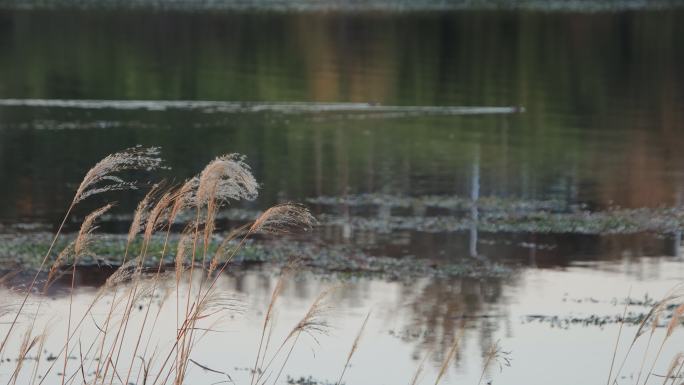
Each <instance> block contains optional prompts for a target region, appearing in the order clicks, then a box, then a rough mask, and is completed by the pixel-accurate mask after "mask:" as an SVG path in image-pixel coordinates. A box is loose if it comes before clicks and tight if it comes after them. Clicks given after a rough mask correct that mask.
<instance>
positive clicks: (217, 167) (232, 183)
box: [0, 147, 684, 385]
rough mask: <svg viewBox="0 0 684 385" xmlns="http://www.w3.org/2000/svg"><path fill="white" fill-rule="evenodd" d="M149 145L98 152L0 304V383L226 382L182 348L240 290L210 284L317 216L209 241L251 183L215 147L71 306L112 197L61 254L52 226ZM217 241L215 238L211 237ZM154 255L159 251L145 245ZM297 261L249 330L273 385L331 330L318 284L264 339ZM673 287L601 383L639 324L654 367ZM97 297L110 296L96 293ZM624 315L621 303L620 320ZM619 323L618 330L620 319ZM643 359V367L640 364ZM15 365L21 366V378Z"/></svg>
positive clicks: (297, 214)
mask: <svg viewBox="0 0 684 385" xmlns="http://www.w3.org/2000/svg"><path fill="white" fill-rule="evenodd" d="M158 154H159V150H158V149H157V148H142V147H134V148H132V149H128V150H124V151H122V152H119V153H116V154H113V155H110V156H108V157H106V158H104V159H103V160H102V161H100V162H99V163H97V164H96V165H95V166H94V167H93V168H92V169H91V170H89V171H88V172H87V173H86V175H85V177H84V179H83V181H82V182H81V183H80V185H79V187H78V188H77V190H76V192H75V195H74V197H73V199H72V201H71V203H70V204H69V206H68V208H67V210H66V213H65V216H64V219H63V220H62V222H61V224H60V226H59V228H58V230H57V232H56V233H55V235H54V238H53V239H52V242H51V244H50V247H49V248H48V250H47V252H46V253H45V256H44V257H43V259H42V263H41V264H40V266H39V268H38V271H37V272H36V273H35V275H34V276H33V279H32V280H31V281H30V284H29V285H28V287H27V289H26V292H25V293H23V294H22V296H21V298H22V299H21V301H20V302H19V304H18V305H17V306H16V307H15V306H12V307H8V308H7V309H5V308H3V311H6V314H5V315H8V316H10V317H11V318H12V321H11V322H9V323H8V326H7V327H6V330H5V332H4V336H3V339H2V343H1V344H0V357H6V356H7V355H8V354H9V353H8V352H7V351H6V350H7V347H8V341H10V340H11V339H12V337H13V335H14V334H16V333H17V325H18V320H19V318H20V317H28V319H29V321H30V323H29V325H31V327H29V328H27V330H26V331H25V333H24V334H23V336H17V337H14V339H13V340H16V339H17V338H19V341H18V345H19V347H18V352H16V357H18V358H17V359H16V364H15V366H14V369H13V370H12V372H11V375H10V376H9V381H8V384H17V383H27V384H32V385H34V384H39V385H40V384H43V383H46V384H50V383H54V382H51V381H49V380H47V379H48V376H49V375H50V374H51V373H52V374H54V373H53V371H54V370H55V368H56V367H59V368H60V369H61V372H59V373H57V375H58V376H59V381H60V383H61V384H62V385H72V384H78V383H82V384H89V385H100V384H101V385H109V384H119V383H121V384H129V383H135V384H146V385H161V384H170V383H172V384H175V385H181V384H185V383H187V378H188V376H187V375H188V369H189V367H190V364H192V365H194V366H197V367H199V368H201V369H202V370H205V371H208V372H213V373H215V374H221V375H224V376H225V377H226V381H223V382H232V381H233V380H232V378H231V377H230V375H229V374H228V373H226V372H224V371H222V370H218V369H216V368H211V367H209V366H207V365H205V364H204V363H200V362H198V361H197V360H195V359H193V355H192V353H193V351H194V349H195V348H196V346H197V344H198V343H199V342H201V340H202V339H204V338H206V336H207V335H208V333H210V332H212V331H213V325H214V324H215V323H216V322H218V320H219V319H220V317H222V316H226V315H234V314H239V313H241V312H242V311H243V310H244V306H243V304H242V303H241V301H240V299H238V298H234V297H231V296H230V295H227V294H226V293H224V292H221V291H220V290H218V288H217V285H216V283H217V281H218V279H219V277H220V276H221V274H222V273H223V272H224V271H226V269H228V268H229V267H230V266H231V265H230V263H231V261H232V260H233V258H234V257H235V255H236V254H237V253H238V251H239V250H240V249H241V248H242V247H243V246H244V245H245V242H246V241H247V239H248V238H250V237H251V236H253V235H255V234H270V235H278V234H283V233H290V232H297V231H306V230H309V229H310V228H312V227H313V226H314V225H315V224H316V220H315V219H314V217H313V216H312V215H311V214H310V212H309V211H308V210H307V209H306V208H305V207H303V206H301V205H298V204H294V203H283V204H278V205H276V206H273V207H271V208H270V209H268V210H266V211H264V212H263V213H262V214H261V215H259V216H258V217H256V218H255V219H254V220H253V221H252V222H250V223H248V224H246V225H244V226H241V227H239V228H237V229H235V230H233V231H231V232H229V233H227V234H226V235H223V236H222V238H221V239H218V238H220V237H219V235H218V234H217V233H216V231H215V230H216V224H215V221H216V215H217V213H218V212H219V211H220V210H221V209H222V208H224V207H225V206H227V205H229V204H230V203H231V202H235V201H241V200H253V199H255V198H256V196H257V193H258V187H259V186H258V183H257V182H256V180H255V178H254V177H253V175H252V173H251V170H250V168H249V166H248V165H247V164H246V162H245V160H244V157H242V156H240V155H236V154H229V155H224V156H220V157H218V158H216V159H214V160H213V161H211V162H210V163H209V164H208V165H207V166H206V167H205V168H204V169H203V170H202V171H201V172H199V174H198V175H197V176H195V177H192V178H190V179H188V180H187V181H186V182H184V183H182V184H180V185H177V186H168V187H163V184H162V183H158V184H154V185H152V186H151V188H150V190H149V192H148V193H147V194H146V195H145V196H144V198H143V199H142V200H141V201H140V203H139V204H138V206H137V208H136V210H135V212H134V215H133V220H132V222H131V224H130V228H129V230H128V233H127V237H126V246H125V251H124V256H123V258H122V261H123V262H122V263H121V265H120V267H119V268H118V269H116V271H115V272H114V273H113V274H112V275H111V276H110V277H109V278H108V279H107V280H106V282H105V283H104V285H102V286H101V287H100V288H99V289H98V290H97V291H96V293H95V294H94V295H93V298H92V299H91V300H90V302H89V303H87V305H86V306H85V310H84V311H83V312H82V313H80V314H77V313H76V312H75V309H76V307H75V306H74V305H75V299H74V292H75V290H76V288H75V276H76V264H77V261H78V260H79V258H81V257H83V256H84V255H86V254H87V253H88V252H89V249H90V247H91V245H92V244H93V243H94V242H95V241H96V234H95V230H96V229H97V225H96V222H97V220H98V218H99V217H100V216H101V215H103V214H104V213H105V212H107V211H109V210H110V209H112V207H113V203H108V204H106V205H104V206H102V207H101V208H99V209H97V210H95V211H93V212H91V213H90V214H88V215H87V216H85V219H84V220H83V223H82V225H81V227H80V230H79V232H78V234H77V236H76V238H75V240H74V241H73V242H71V243H69V244H68V245H67V246H66V247H65V248H64V249H63V250H61V251H60V252H57V253H55V252H54V250H53V249H54V247H55V244H56V241H57V239H58V238H59V237H60V236H61V235H62V234H61V233H62V230H63V227H64V224H65V222H66V220H67V218H68V217H69V216H70V214H71V213H72V211H73V210H74V208H75V207H76V206H77V205H78V204H79V203H80V202H82V201H83V200H85V199H87V198H89V197H92V196H94V195H97V194H100V193H104V192H111V191H120V190H124V189H131V188H136V187H137V186H138V184H137V183H136V182H132V181H129V180H126V179H123V178H122V177H121V176H119V175H120V174H121V173H128V172H130V171H141V170H142V171H153V170H155V169H158V168H160V167H161V166H162V162H161V159H159V158H158ZM181 213H184V214H186V215H188V214H189V215H190V217H192V218H194V219H193V220H191V221H190V222H189V223H187V222H186V223H184V225H183V226H184V227H183V230H182V231H181V235H180V238H179V241H178V242H177V244H176V246H175V250H172V248H173V247H172V246H171V244H170V242H169V235H170V234H171V231H172V228H173V227H174V225H178V224H179V223H177V221H176V219H177V218H178V217H179V215H180V214H181ZM155 234H159V236H160V237H161V238H163V239H164V241H163V245H162V247H161V249H160V250H159V249H158V248H151V247H150V246H151V242H152V238H153V236H154V235H155ZM138 241H140V242H138ZM216 245H218V247H214V246H216ZM157 253H158V254H159V255H156V254H157ZM151 256H154V257H158V258H159V262H158V264H157V265H156V266H154V268H151V270H150V268H148V267H146V265H145V260H146V259H148V258H150V257H151ZM169 258H170V259H171V260H172V261H173V263H172V265H171V266H168V265H166V264H165V262H164V261H167V260H169ZM50 261H51V263H49V262H50ZM47 266H49V268H48V267H47ZM298 268H299V267H298V262H297V261H293V262H292V263H291V264H290V265H289V266H287V267H286V268H285V269H283V271H282V273H281V275H280V277H279V279H278V280H277V283H276V284H275V286H274V288H273V290H272V292H271V296H270V300H269V302H268V304H267V305H266V306H265V309H264V316H263V322H262V323H261V324H260V327H259V331H260V333H259V337H258V339H257V340H256V341H255V343H254V348H255V350H256V357H255V358H254V364H253V366H251V367H250V368H249V369H250V372H251V375H250V376H249V377H250V385H270V384H276V383H277V382H278V380H279V379H280V378H281V375H282V374H283V371H284V370H285V368H286V367H287V364H288V362H289V361H290V358H291V355H292V354H293V351H294V348H295V346H297V345H298V343H299V341H300V339H301V338H300V337H302V336H303V335H304V336H309V337H311V338H312V339H313V340H314V341H315V342H316V343H318V338H319V337H320V336H321V335H325V334H327V333H328V332H329V330H330V326H329V325H328V321H327V318H328V317H329V312H330V309H331V307H332V298H331V294H332V291H333V290H334V288H331V289H328V290H324V291H322V292H321V293H320V294H319V295H318V296H317V297H316V298H315V300H314V301H313V302H312V303H311V305H310V307H309V309H308V311H307V312H306V313H305V314H304V315H303V316H302V318H301V319H300V320H299V322H297V323H296V324H295V325H294V326H293V327H292V328H291V329H289V332H288V333H287V334H286V335H285V336H284V337H283V338H282V339H281V340H280V341H279V342H275V343H274V342H273V340H274V335H273V334H274V333H273V330H274V325H275V323H276V308H277V307H278V303H279V299H280V297H281V295H282V293H283V290H284V287H285V285H286V282H287V281H288V280H289V279H290V278H291V277H292V275H293V273H294V272H295V271H297V269H298ZM167 269H172V270H173V272H172V273H171V274H168V273H166V270H167ZM43 270H46V271H43ZM62 274H71V277H70V286H69V296H68V298H69V300H68V301H69V302H68V303H69V305H68V319H67V325H66V331H65V334H64V340H63V341H62V342H60V346H61V348H59V349H58V350H57V351H56V353H55V354H51V357H50V360H49V362H50V363H49V365H48V366H47V368H41V367H40V365H39V362H40V358H41V357H42V354H43V352H44V346H45V340H46V338H47V336H48V335H49V334H50V331H51V330H49V329H48V328H46V329H45V330H43V331H42V332H40V333H35V334H34V332H33V329H34V326H35V325H36V320H37V318H38V315H39V309H40V306H41V303H42V301H44V296H41V295H39V294H40V293H35V291H34V288H35V287H36V285H38V284H39V283H40V282H41V277H44V278H43V279H44V285H43V290H42V292H43V294H45V293H46V292H47V289H48V288H49V287H50V285H51V284H52V283H53V282H54V281H55V280H56V279H57V278H58V277H59V276H60V275H62ZM682 293H683V291H682V290H681V287H680V288H676V289H674V290H673V291H672V292H670V293H668V295H666V297H665V298H664V299H663V300H661V301H660V302H658V303H656V304H655V305H654V306H653V308H652V309H651V311H650V313H649V314H648V315H647V316H646V317H645V319H644V320H643V321H642V323H641V324H640V325H639V327H638V329H637V332H636V335H635V337H634V338H633V340H632V341H631V344H630V345H629V348H628V350H627V352H626V354H625V357H624V359H623V360H622V361H621V364H620V365H619V368H618V369H617V370H616V371H615V373H613V367H614V364H615V363H616V362H615V358H616V356H617V347H618V345H617V344H616V348H615V352H614V355H613V360H612V362H611V364H610V372H609V376H608V384H617V383H618V382H617V379H618V376H619V375H620V373H621V372H622V370H623V368H624V365H625V362H626V360H627V357H628V356H629V355H630V353H631V351H632V348H633V347H634V345H635V343H636V341H637V340H639V339H640V337H641V336H643V335H644V334H647V333H648V334H649V337H648V341H647V347H646V353H645V355H644V357H643V359H642V360H641V369H640V371H639V377H638V378H637V381H636V384H637V385H640V383H639V382H640V380H641V378H642V377H643V378H644V381H643V384H644V385H645V384H646V383H647V382H648V380H649V379H650V378H651V377H652V376H654V368H655V366H656V363H658V362H659V360H660V355H661V352H662V350H663V346H665V344H666V343H667V342H668V341H669V339H670V336H671V335H672V333H673V332H674V330H675V329H676V328H677V326H678V325H679V324H680V318H681V316H682V315H683V314H684V306H683V305H679V306H676V307H674V308H673V307H672V305H673V304H674V303H675V302H676V301H678V300H679V299H681V298H682V297H683V294H682ZM32 297H35V298H34V301H35V303H36V304H37V305H36V310H35V312H34V311H31V312H28V310H27V307H26V305H27V304H28V303H29V300H30V299H32ZM105 299H106V300H108V301H109V303H103V302H105V301H104V300H105ZM155 299H156V300H157V302H158V305H157V308H156V310H155V309H154V306H155V305H154V304H155ZM169 299H172V300H173V299H175V304H174V305H172V306H173V312H174V314H175V331H174V332H173V334H172V335H169V336H168V337H169V343H168V344H166V345H164V344H161V343H159V342H158V341H156V340H155V336H154V332H155V330H156V329H157V325H158V321H159V319H160V316H161V312H162V308H163V306H165V304H167V303H168V302H170V301H169ZM97 305H102V306H104V308H105V309H106V312H105V314H103V315H101V317H100V319H99V321H98V320H97V319H96V317H95V315H94V314H93V309H94V308H95V307H96V306H97ZM136 309H137V310H139V311H140V312H141V317H137V318H136V317H134V313H135V310H136ZM625 311H626V308H625ZM668 311H669V312H671V314H670V321H669V323H668V324H667V328H666V332H665V336H664V338H663V339H662V341H661V343H660V344H659V345H658V350H657V353H656V355H655V358H654V359H652V360H651V361H650V362H649V361H648V360H647V357H646V355H647V353H648V348H649V347H650V345H651V342H652V339H653V337H654V334H655V330H656V328H657V327H658V326H659V324H660V320H661V319H662V317H664V314H665V313H666V312H668ZM26 313H29V314H26ZM370 317H371V313H370V312H369V313H368V314H367V315H366V317H365V319H364V321H363V323H362V324H361V326H360V328H359V330H358V332H357V334H356V338H355V339H354V340H353V341H352V345H351V348H350V350H349V352H348V354H347V355H346V359H345V361H344V365H343V366H342V371H341V373H340V375H339V378H338V380H337V382H336V384H337V385H341V384H342V383H343V382H342V381H343V379H344V376H345V374H346V373H347V370H348V368H349V364H350V362H351V360H352V358H353V357H354V355H355V353H356V352H357V350H358V349H359V346H360V341H361V337H362V335H363V333H364V330H365V329H366V326H367V324H368V321H369V319H370ZM624 317H625V315H624V313H623V319H624ZM86 321H89V322H90V321H92V323H93V324H94V325H95V328H96V330H97V332H96V333H95V335H94V337H93V338H92V339H90V340H83V339H82V334H81V331H82V329H83V326H84V323H85V322H86ZM172 322H173V321H172ZM465 329H466V325H465V324H461V325H460V332H459V333H458V334H457V335H456V336H455V337H454V338H453V341H451V342H450V343H449V348H448V351H447V352H446V354H444V356H443V359H442V360H441V365H440V366H439V368H438V371H437V375H436V378H435V381H434V384H435V385H437V384H439V383H441V382H442V381H443V380H444V378H445V376H446V374H447V372H448V369H449V368H450V366H451V365H452V363H453V362H454V361H455V358H456V357H457V355H458V354H459V350H460V347H461V345H462V340H463V336H464V333H465ZM649 331H650V333H649ZM621 333H622V328H620V334H621ZM620 339H621V335H618V342H619V340H620ZM31 352H35V354H36V357H37V358H36V360H35V361H34V366H33V368H31V370H30V371H28V370H27V367H28V366H29V365H28V363H29V354H30V353H31ZM431 356H432V354H431V353H428V354H426V355H425V356H424V358H423V359H422V361H421V362H420V364H419V366H418V367H417V369H416V371H415V375H414V376H413V377H412V379H410V381H409V383H410V384H412V385H416V384H418V383H420V381H421V378H422V377H423V376H424V369H425V364H426V361H428V359H429V358H430V357H431ZM683 357H684V356H682V354H681V353H680V354H678V355H676V356H675V357H674V358H673V359H672V360H671V362H670V365H669V366H668V371H667V373H666V375H665V376H664V378H665V381H664V382H663V383H664V384H665V383H667V382H668V381H669V382H671V383H673V384H674V383H675V382H676V379H678V378H680V377H681V375H682V370H683V367H684V358H683ZM433 358H434V357H433ZM72 359H74V360H75V362H76V365H69V360H72ZM497 364H498V365H499V367H500V368H502V367H503V366H508V365H509V364H510V358H509V353H508V352H505V351H503V350H502V349H501V348H500V346H499V345H498V343H497V344H495V345H493V346H492V347H491V348H490V349H489V351H487V352H486V354H485V355H484V362H483V367H482V373H481V375H480V377H479V383H482V382H483V379H484V377H485V374H486V372H487V370H488V369H489V368H490V367H492V366H493V365H497ZM647 364H650V365H648V366H647ZM644 368H648V371H645V372H644V375H643V376H642V375H641V372H642V371H643V370H644ZM25 371H26V372H27V373H25V374H24V377H22V374H23V372H25ZM51 378H54V377H51Z"/></svg>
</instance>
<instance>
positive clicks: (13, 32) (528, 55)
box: [0, 10, 684, 224]
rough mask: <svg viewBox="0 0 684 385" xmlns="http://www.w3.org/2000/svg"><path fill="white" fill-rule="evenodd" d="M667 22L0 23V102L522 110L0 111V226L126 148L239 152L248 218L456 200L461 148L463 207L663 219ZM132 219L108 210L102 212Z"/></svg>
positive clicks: (20, 14)
mask: <svg viewBox="0 0 684 385" xmlns="http://www.w3.org/2000/svg"><path fill="white" fill-rule="evenodd" d="M680 13H681V11H677V10H673V11H669V12H656V11H652V12H633V13H597V14H581V13H572V14H566V13H558V14H546V13H537V12H503V11H502V12H462V13H459V12H453V13H444V14H437V13H404V14H382V13H373V14H364V13H359V14H335V13H330V14H324V15H316V14H288V13H282V14H271V13H249V12H248V13H239V14H234V13H211V14H205V13H201V12H200V13H153V12H144V11H135V12H126V13H117V12H110V13H102V12H95V11H84V12H77V13H74V14H62V13H60V12H55V13H50V12H38V11H34V12H29V11H1V12H0V52H2V55H0V98H3V99H4V98H29V99H89V100H97V99H103V100H143V101H144V100H148V101H149V100H152V101H154V100H162V101H164V100H165V101H168V103H174V101H183V100H186V101H187V100H190V101H192V100H196V101H201V100H216V101H219V102H228V104H229V105H235V106H240V105H241V104H240V103H241V102H245V101H246V102H253V101H258V102H275V103H276V104H277V103H282V104H283V105H285V104H287V103H291V102H305V104H304V105H306V103H308V102H328V103H340V102H355V103H362V104H361V105H365V106H368V105H370V106H371V107H372V106H376V105H377V106H392V105H394V106H424V107H428V108H431V107H429V106H524V107H525V113H523V114H515V115H510V116H485V117H482V116H481V117H453V116H450V117H443V116H442V117H439V116H400V117H395V118H392V117H380V118H373V119H369V118H367V117H366V116H365V114H362V115H358V114H351V115H349V114H334V116H328V115H317V114H314V116H311V115H307V116H292V115H286V116H283V114H280V113H276V112H273V111H271V112H262V113H257V114H251V113H250V114H243V113H230V112H225V111H224V112H221V111H217V112H216V113H211V114H207V113H200V112H198V111H192V110H191V111H188V110H176V111H149V110H146V109H140V110H127V111H122V110H120V109H99V108H98V109H82V108H75V109H70V108H50V107H49V106H34V107H29V106H24V107H21V106H15V107H11V106H5V107H0V160H1V163H2V165H3V167H2V168H0V179H2V180H3V186H7V188H2V189H0V199H1V200H2V201H3V202H7V204H3V205H1V206H0V221H1V222H3V223H8V222H10V223H13V222H32V223H33V222H47V223H50V224H52V223H55V222H57V221H58V217H59V216H60V214H61V211H62V210H63V209H62V206H63V205H64V202H65V201H67V200H68V196H70V195H71V194H70V192H71V190H72V189H73V186H72V185H73V184H74V183H76V181H78V180H80V176H81V172H82V170H84V169H87V168H88V167H89V166H90V165H91V164H92V163H93V162H94V161H95V160H96V159H100V158H101V156H102V155H103V154H106V153H110V152H113V151H116V150H119V149H121V148H126V147H129V146H131V145H134V144H144V145H162V146H163V147H164V149H165V157H166V158H167V159H168V160H169V165H170V166H171V167H172V171H170V172H169V177H171V178H176V179H180V178H183V177H185V176H187V175H191V174H193V173H194V172H196V171H197V170H198V169H199V168H200V167H201V166H202V165H203V164H206V162H207V160H209V159H211V158H212V157H213V156H215V155H217V154H221V153H226V152H240V153H244V154H246V155H247V156H248V159H249V161H250V164H252V166H253V167H254V170H255V174H256V176H257V178H258V179H259V180H260V181H262V182H263V193H262V194H261V197H262V199H261V201H260V202H257V205H259V207H262V208H263V207H266V206H268V205H270V204H271V203H273V202H275V201H278V200H284V199H289V200H295V201H303V200H304V199H306V198H311V197H317V196H320V195H331V196H343V195H345V194H347V193H352V194H355V193H392V194H394V195H398V196H415V195H425V194H458V195H460V196H469V195H470V194H469V189H470V178H471V168H472V160H473V158H472V154H473V153H474V152H477V151H479V153H480V155H479V159H480V161H479V165H480V168H479V170H480V178H479V179H480V195H481V196H498V197H513V198H522V199H528V200H530V199H540V200H543V199H550V198H553V199H559V200H562V201H568V202H570V203H577V202H581V203H585V204H588V205H589V207H591V208H605V207H608V206H612V205H619V206H622V207H642V206H649V207H657V206H659V205H663V204H665V205H672V204H674V202H675V193H676V192H677V191H680V190H681V185H682V184H683V183H684V182H683V181H682V180H681V175H683V174H684V172H683V170H684V168H683V167H684V166H683V164H684V159H682V156H681V151H679V148H681V147H682V144H683V143H684V136H683V135H682V133H681V130H678V129H677V128H678V127H680V126H681V124H682V122H684V115H683V112H684V110H682V108H681V106H682V105H684V104H683V103H682V100H683V98H684V95H683V94H682V90H683V89H684V85H683V83H682V82H683V81H684V79H683V78H682V76H681V71H679V68H682V67H684V58H683V57H682V55H681V52H680V51H681V50H678V49H675V48H674V47H678V46H681V39H682V36H684V32H682V31H680V29H681V28H682V24H681V23H678V20H679V19H680V18H681V17H680V16H681V15H680ZM653 42H658V44H654V43H653ZM231 103H233V104H231ZM369 103H370V104H369ZM46 128H47V129H46ZM50 128H52V129H50ZM59 128H71V129H59ZM478 149H479V150H478ZM284 176H286V177H284ZM9 186H11V188H10V187H9ZM117 198H118V197H117ZM135 202H136V197H135V196H127V197H124V198H123V199H121V205H120V207H122V208H121V210H122V211H123V212H130V211H131V210H130V209H131V208H132V207H134V206H135Z"/></svg>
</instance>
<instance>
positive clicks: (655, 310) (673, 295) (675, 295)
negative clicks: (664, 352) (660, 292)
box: [613, 284, 684, 385]
mask: <svg viewBox="0 0 684 385" xmlns="http://www.w3.org/2000/svg"><path fill="white" fill-rule="evenodd" d="M683 291H684V284H678V285H675V286H674V287H673V288H672V289H670V290H669V291H668V292H667V293H666V294H665V295H664V296H663V299H662V300H660V301H658V302H657V303H656V304H654V305H653V306H652V307H651V309H649V311H648V313H647V314H646V316H645V317H644V318H643V319H642V320H641V322H640V323H639V327H638V328H637V331H636V333H634V337H633V338H632V341H631V342H630V344H629V347H628V348H627V352H626V353H625V356H624V357H623V359H622V363H621V364H620V367H619V368H618V370H617V372H616V373H615V378H614V379H613V385H616V384H617V378H618V377H619V375H620V373H621V372H622V369H623V368H624V366H625V363H626V362H627V358H629V355H630V354H631V352H632V350H633V348H634V345H635V344H636V342H637V340H638V339H639V338H640V337H641V336H642V335H643V334H644V333H646V328H647V326H648V325H649V324H650V325H651V328H650V329H651V333H650V335H649V338H648V342H647V344H646V351H645V352H644V356H643V358H642V363H641V367H640V369H639V374H638V376H637V381H636V384H638V383H639V379H640V378H641V374H642V371H643V367H644V364H645V362H646V357H647V354H648V350H649V347H650V345H651V339H652V337H653V333H655V329H656V327H657V326H658V321H659V319H660V316H661V315H662V312H663V311H664V310H665V309H666V307H667V304H668V303H669V302H670V301H674V300H677V299H680V298H682V297H683V296H684V295H683V294H682V292H683Z"/></svg>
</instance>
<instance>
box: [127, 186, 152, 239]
mask: <svg viewBox="0 0 684 385" xmlns="http://www.w3.org/2000/svg"><path fill="white" fill-rule="evenodd" d="M159 187H160V184H159V183H157V184H154V185H153V186H152V188H151V189H150V191H148V192H147V194H145V196H144V197H143V199H142V200H141V201H140V202H139V203H138V206H137V207H136V209H135V212H134V213H133V220H132V221H131V226H130V227H129V230H128V237H127V238H126V243H127V244H131V242H133V239H134V238H135V236H136V235H138V233H140V232H141V231H142V230H143V223H145V222H147V218H148V216H149V212H150V210H151V209H152V198H153V197H154V195H155V194H156V193H157V192H158V191H159Z"/></svg>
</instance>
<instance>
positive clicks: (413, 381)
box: [409, 350, 432, 385]
mask: <svg viewBox="0 0 684 385" xmlns="http://www.w3.org/2000/svg"><path fill="white" fill-rule="evenodd" d="M431 353H432V351H431V350H430V351H428V352H427V353H425V357H423V359H422V360H420V364H418V367H416V372H415V373H414V374H413V377H412V378H411V382H410V383H409V385H418V382H420V375H421V374H422V373H423V369H424V368H425V362H426V361H427V359H428V358H429V357H430V354H431Z"/></svg>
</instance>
